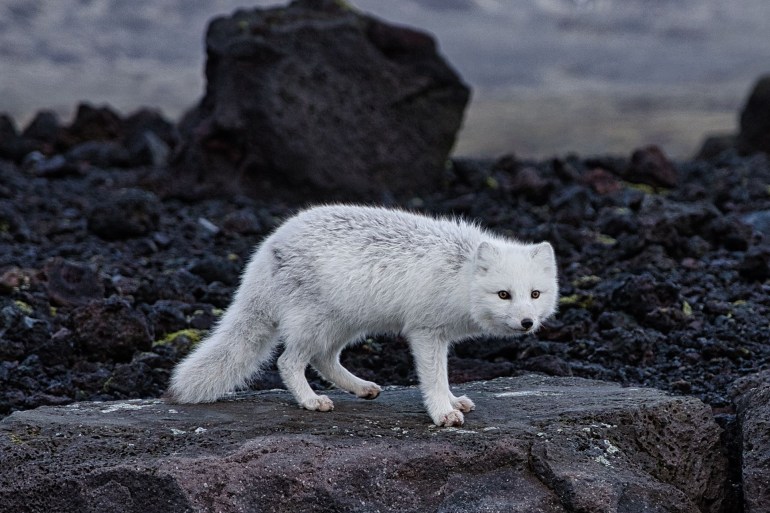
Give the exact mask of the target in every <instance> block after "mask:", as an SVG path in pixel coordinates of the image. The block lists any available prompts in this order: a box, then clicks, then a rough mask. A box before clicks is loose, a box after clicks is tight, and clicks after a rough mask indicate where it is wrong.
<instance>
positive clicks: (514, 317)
mask: <svg viewBox="0 0 770 513" xmlns="http://www.w3.org/2000/svg"><path fill="white" fill-rule="evenodd" d="M472 272H473V277H472V280H471V287H470V289H471V290H470V296H471V297H470V300H471V316H472V318H473V320H474V321H475V322H476V323H477V324H478V325H479V326H481V328H482V329H483V330H484V331H487V332H488V333H489V334H491V335H498V336H512V335H520V334H523V333H530V332H534V331H535V330H537V329H538V328H539V327H540V326H541V324H542V323H543V321H544V320H545V319H547V318H548V317H550V316H551V315H553V314H554V312H556V305H557V302H558V297H559V290H558V289H559V287H558V281H557V270H556V257H555V255H554V252H553V248H552V247H551V245H550V244H549V243H548V242H541V243H539V244H513V243H506V242H502V241H500V242H497V241H495V242H482V243H481V244H480V245H479V246H478V248H477V249H476V253H475V256H474V260H473V271H472Z"/></svg>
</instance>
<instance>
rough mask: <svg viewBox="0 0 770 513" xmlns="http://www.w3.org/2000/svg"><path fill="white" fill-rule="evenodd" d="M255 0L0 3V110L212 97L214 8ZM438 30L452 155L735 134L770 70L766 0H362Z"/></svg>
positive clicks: (600, 149) (680, 152)
mask: <svg viewBox="0 0 770 513" xmlns="http://www.w3.org/2000/svg"><path fill="white" fill-rule="evenodd" d="M279 3H280V2H275V1H267V0H259V1H253V0H252V1H247V0H133V1H131V2H127V1H125V0H57V1H56V2H51V1H45V0H0V112H6V113H8V114H10V115H11V116H13V117H14V118H15V119H16V122H17V124H18V125H19V126H20V127H23V126H24V125H25V124H26V123H27V122H28V121H29V120H30V119H31V118H32V117H33V116H34V114H35V112H36V111H38V110H41V109H52V110H54V111H56V112H57V113H58V114H59V115H60V116H61V117H62V119H63V120H64V121H66V120H68V119H70V117H71V116H72V114H73V112H74V109H75V106H76V104H77V103H78V102H80V101H88V102H91V103H93V104H97V105H99V104H104V103H107V104H109V105H111V106H113V107H114V108H116V109H118V110H119V111H122V112H123V113H124V114H126V113H129V112H131V111H133V110H136V109H138V108H139V107H143V106H147V107H156V108H159V109H161V110H162V111H163V113H164V114H165V115H167V116H169V117H171V118H173V119H177V118H178V117H179V116H180V115H181V114H182V113H183V112H184V111H185V110H187V109H188V108H190V107H191V106H193V104H195V102H197V100H198V99H199V98H200V97H201V96H202V94H203V89H204V86H205V83H204V77H203V65H204V59H205V55H204V48H203V37H204V34H205V31H206V26H207V23H208V21H209V20H210V19H211V18H212V17H214V16H218V15H225V14H230V13H232V12H233V11H234V10H235V9H237V8H249V7H254V6H268V5H276V4H279ZM350 3H351V4H352V5H353V6H355V7H356V8H358V9H360V10H363V11H367V12H370V13H372V14H374V15H377V16H379V17H381V18H383V19H385V20H388V21H391V22H396V23H401V24H406V25H410V26H414V27H417V28H420V29H423V30H427V31H429V32H431V33H433V34H434V35H435V36H436V38H437V39H438V41H439V45H440V47H441V51H442V52H443V53H444V55H445V56H446V57H447V59H448V60H449V61H450V62H451V63H452V65H453V66H454V67H455V68H456V69H457V70H458V71H459V72H460V74H461V75H462V76H463V77H464V79H465V80H466V82H467V83H468V84H469V85H470V86H471V87H472V89H473V98H472V102H471V105H470V107H469V109H468V111H467V112H466V120H465V126H464V128H463V130H462V131H461V133H460V135H459V139H458V142H457V145H456V148H455V154H457V155H464V156H490V157H494V156H498V155H500V154H503V153H509V152H515V153H516V154H517V155H519V156H522V157H549V156H553V155H560V154H564V153H567V152H571V151H575V152H579V153H582V154H597V153H622V154H627V153H628V152H629V151H630V150H631V149H633V148H634V147H637V146H640V145H643V144H650V143H654V144H658V145H660V146H661V147H662V148H663V149H664V150H665V151H666V152H667V153H668V154H670V155H672V156H674V157H679V158H685V157H689V156H691V155H692V154H693V153H694V152H695V151H696V150H697V149H698V147H699V145H700V143H701V141H702V140H703V138H704V136H705V135H706V134H709V133H714V132H735V131H736V124H737V115H738V114H737V113H738V111H739V110H740V107H741V105H742V103H743V102H744V101H745V98H746V96H747V95H748V92H749V90H750V88H751V86H752V84H753V83H754V81H755V80H756V79H757V77H758V76H759V75H761V74H763V73H767V72H769V71H770V44H768V37H767V35H768V34H769V33H770V2H767V1H766V0H740V1H737V2H725V1H723V0H527V1H523V0H387V1H381V0H350Z"/></svg>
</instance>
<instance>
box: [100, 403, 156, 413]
mask: <svg viewBox="0 0 770 513" xmlns="http://www.w3.org/2000/svg"><path fill="white" fill-rule="evenodd" d="M148 406H150V405H149V404H131V403H117V404H111V405H109V406H107V407H106V408H104V409H102V410H99V411H100V412H101V413H112V412H115V411H120V410H141V409H142V408H146V407H148Z"/></svg>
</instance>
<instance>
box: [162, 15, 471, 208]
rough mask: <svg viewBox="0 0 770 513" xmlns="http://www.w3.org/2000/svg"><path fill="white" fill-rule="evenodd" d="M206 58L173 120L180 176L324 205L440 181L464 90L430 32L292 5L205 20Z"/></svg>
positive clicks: (465, 95) (398, 192)
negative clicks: (199, 84)
mask: <svg viewBox="0 0 770 513" xmlns="http://www.w3.org/2000/svg"><path fill="white" fill-rule="evenodd" d="M206 51H207V63H206V77H207V80H208V84H207V88H206V94H205V96H204V98H203V99H202V100H201V102H200V104H199V106H198V107H197V108H195V109H193V110H192V111H191V112H190V113H188V114H187V115H186V116H185V119H184V120H183V121H182V122H181V124H180V131H181V132H182V139H183V144H182V146H181V148H180V151H179V152H178V154H177V156H176V159H175V162H176V169H177V171H178V173H179V176H180V177H184V178H187V179H190V178H192V179H193V180H194V181H195V182H202V183H204V184H206V185H207V186H213V187H214V188H218V187H221V188H225V189H228V190H232V189H233V187H234V186H233V183H235V184H236V185H235V187H236V188H238V189H239V191H240V192H243V191H244V190H245V191H246V192H247V193H249V194H251V195H256V196H260V197H274V196H276V195H278V196H283V197H286V196H290V197H293V198H297V197H300V198H306V197H307V196H315V197H319V196H320V195H321V194H323V196H324V198H326V199H328V198H329V197H330V196H332V197H345V198H347V199H350V198H356V197H357V198H366V197H369V198H372V197H376V198H381V197H383V196H382V194H383V191H387V192H390V193H394V194H396V195H404V194H407V193H412V194H414V193H416V192H417V191H420V190H422V189H424V188H426V187H429V188H435V187H436V185H437V184H440V183H441V177H442V171H443V169H444V166H445V162H446V158H447V156H448V154H449V151H450V149H451V147H452V145H453V144H454V139H455V133H456V131H457V130H458V128H459V127H460V123H461V120H462V114H463V110H464V108H465V105H466V103H467V100H468V95H469V91H468V88H467V87H466V86H465V85H464V84H463V83H462V82H461V80H460V79H459V77H458V76H457V75H456V73H455V72H454V71H453V70H452V69H451V68H450V67H449V66H448V65H447V64H446V62H445V61H444V60H443V59H442V58H441V57H440V56H439V55H438V53H437V50H436V45H435V42H434V40H433V39H432V37H431V36H429V35H427V34H425V33H422V32H418V31H415V30H412V29H407V28H403V27H396V26H393V25H389V24H386V23H384V22H382V21H379V20H376V19H374V18H370V17H367V16H364V15H361V14H358V13H357V12H356V11H354V10H352V9H351V8H349V7H347V6H344V5H343V3H342V2H335V1H332V0H323V1H318V0H312V1H310V0H301V1H297V2H294V3H292V4H291V5H290V6H288V7H286V8H275V9H267V10H260V9H255V10H249V11H245V10H243V11H238V12H236V13H235V14H234V15H233V16H231V17H227V18H218V19H215V20H214V21H213V22H212V23H211V24H210V25H209V29H208V33H207V36H206ZM187 182H188V180H185V181H184V183H185V184H187ZM185 187H186V186H185ZM189 190H190V189H189V188H188V189H187V191H186V192H189ZM183 192H184V191H183ZM387 192H386V193H385V194H387Z"/></svg>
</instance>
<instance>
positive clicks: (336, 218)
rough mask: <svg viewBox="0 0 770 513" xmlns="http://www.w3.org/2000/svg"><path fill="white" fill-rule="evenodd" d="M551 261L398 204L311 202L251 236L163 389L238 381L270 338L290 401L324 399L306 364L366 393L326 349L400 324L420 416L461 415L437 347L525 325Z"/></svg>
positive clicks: (548, 289) (186, 398)
mask: <svg viewBox="0 0 770 513" xmlns="http://www.w3.org/2000/svg"><path fill="white" fill-rule="evenodd" d="M556 274H557V271H556V260H555V257H554V252H553V248H552V247H551V245H550V244H549V243H547V242H542V243H539V244H524V243H520V242H517V241H513V240H508V239H505V238H503V237H500V236H497V235H493V234H491V233H488V232H486V231H484V230H482V229H480V228H479V227H477V226H475V225H473V224H469V223H467V222H464V221H460V220H450V219H433V218H430V217H426V216H422V215H416V214H411V213H407V212H403V211H399V210H389V209H384V208H374V207H360V206H344V205H332V206H323V207H316V208H311V209H308V210H305V211H303V212H300V213H299V214H297V215H296V216H294V217H292V218H290V219H289V220H288V221H286V222H285V223H284V224H283V225H282V226H280V227H279V228H278V229H277V230H276V231H275V232H274V233H273V234H272V235H270V236H269V237H268V238H266V239H265V240H264V241H263V242H262V244H261V245H260V246H259V247H258V248H257V250H256V251H255V253H254V254H253V256H252V258H251V261H250V262H249V264H248V266H247V267H246V270H245V272H244V274H243V278H242V281H241V285H240V287H239V288H238V291H237V292H236V294H235V297H234V299H233V301H232V304H231V305H230V306H229V308H228V309H227V311H226V312H225V313H224V315H223V316H222V319H221V320H220V322H219V323H218V325H217V326H216V327H215V328H214V330H213V331H212V333H211V334H210V336H209V337H208V338H207V339H206V340H204V341H203V342H202V343H201V344H200V345H199V346H198V347H197V348H196V349H195V351H193V352H192V353H191V354H190V355H189V356H187V358H186V359H185V360H184V361H182V362H181V363H180V364H179V365H178V366H177V367H176V369H175V370H174V374H173V376H172V378H171V386H170V388H169V396H170V398H171V399H172V400H174V401H177V402H181V403H200V402H210V401H215V400H216V399H217V398H219V397H221V396H222V395H224V394H226V393H227V392H230V391H233V390H235V389H237V388H240V387H243V386H245V385H246V384H247V382H248V380H249V379H250V378H251V377H252V376H254V375H255V374H256V373H257V372H258V371H259V370H260V367H261V366H262V365H263V363H264V362H265V361H266V360H268V359H269V358H270V356H271V354H272V351H273V348H274V347H275V346H276V345H278V343H279V342H283V344H284V347H285V349H284V352H283V354H282V355H281V356H280V357H279V358H278V369H279V371H280V374H281V377H282V379H283V381H284V384H285V385H286V387H287V388H288V389H289V391H290V392H291V393H292V394H293V395H294V398H295V399H296V400H297V402H298V403H299V404H300V405H301V406H303V407H304V408H307V409H309V410H319V411H329V410H332V409H333V407H334V405H333V403H332V401H331V400H330V399H329V398H328V397H327V396H324V395H317V394H316V393H315V392H314V391H313V390H312V389H311V387H310V385H309V384H308V382H307V379H306V378H305V370H306V368H307V366H308V364H309V365H312V366H313V367H314V368H315V369H316V370H318V372H319V373H320V374H321V375H322V376H323V377H324V378H325V379H327V380H328V381H330V382H331V383H333V384H334V385H336V386H337V387H339V388H341V389H343V390H347V391H348V392H351V393H353V394H355V395H357V396H358V397H362V398H366V399H374V398H375V397H377V395H378V394H379V393H380V390H381V389H380V387H379V386H378V385H376V384H375V383H372V382H369V381H364V380H362V379H360V378H358V377H356V376H354V375H353V374H351V373H350V372H349V371H348V370H346V369H345V368H344V367H342V365H341V364H340V361H339V357H340V352H341V351H342V349H343V348H344V347H345V346H347V345H348V344H350V343H352V342H356V341H359V340H362V339H363V337H364V336H365V335H367V334H369V335H371V334H379V333H401V334H403V335H404V336H405V337H406V338H407V339H408V340H409V343H410V346H411V349H412V353H413V355H414V359H415V362H416V367H417V374H418V376H419V379H420V389H421V391H422V394H423V398H424V401H425V406H426V408H427V410H428V413H429V414H430V417H431V418H432V419H433V422H435V423H436V425H439V426H458V425H462V423H463V420H464V418H463V412H466V413H467V412H469V411H471V410H473V409H474V405H473V402H472V401H471V400H470V399H468V398H467V397H465V396H462V397H455V396H454V395H452V393H451V391H450V390H449V382H448V378H447V351H448V349H449V346H450V345H451V344H452V343H453V342H456V341H459V340H462V339H467V338H471V337H478V336H481V335H492V336H515V335H520V334H522V333H527V332H533V331H535V330H536V329H538V327H539V326H540V325H541V323H542V322H543V320H544V319H546V318H547V317H549V316H550V315H552V314H553V313H554V312H555V310H556V304H557V298H558V286H557V278H556ZM535 291H536V292H535Z"/></svg>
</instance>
